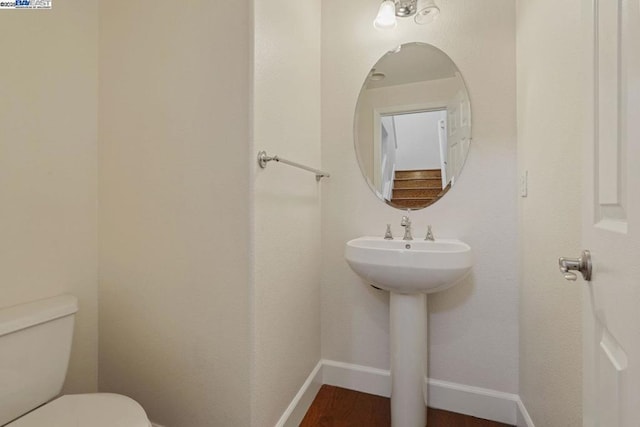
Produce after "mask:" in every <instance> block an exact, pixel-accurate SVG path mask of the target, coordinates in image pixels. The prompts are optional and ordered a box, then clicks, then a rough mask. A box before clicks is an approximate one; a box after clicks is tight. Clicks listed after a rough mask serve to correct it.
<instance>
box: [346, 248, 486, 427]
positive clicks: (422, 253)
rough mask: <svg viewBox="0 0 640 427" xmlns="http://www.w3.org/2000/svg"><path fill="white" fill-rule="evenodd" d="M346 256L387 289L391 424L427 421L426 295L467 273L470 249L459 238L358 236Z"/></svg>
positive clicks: (411, 426) (415, 425) (414, 426)
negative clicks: (427, 238)
mask: <svg viewBox="0 0 640 427" xmlns="http://www.w3.org/2000/svg"><path fill="white" fill-rule="evenodd" d="M345 259H346V260H347V262H348V263H349V265H350V266H351V268H352V269H353V271H355V272H356V273H357V274H358V275H359V276H360V277H362V278H363V279H364V280H366V281H367V282H368V283H370V284H372V285H374V286H376V287H378V288H381V289H385V290H387V291H390V292H391V304H390V316H389V317H390V322H391V325H390V336H391V425H392V427H424V426H426V425H427V415H426V402H427V390H426V388H425V383H424V379H425V377H426V367H427V294H429V293H434V292H438V291H442V290H444V289H448V288H450V287H452V286H454V285H455V284H456V283H458V282H459V281H460V280H461V279H462V278H463V277H464V276H466V275H467V273H469V271H470V270H471V267H472V265H473V263H472V257H471V247H470V246H469V245H467V244H466V243H464V242H461V241H459V240H449V239H446V240H445V239H438V240H436V241H424V240H409V241H405V240H385V239H383V238H382V237H359V238H357V239H353V240H350V241H349V242H347V244H346V248H345Z"/></svg>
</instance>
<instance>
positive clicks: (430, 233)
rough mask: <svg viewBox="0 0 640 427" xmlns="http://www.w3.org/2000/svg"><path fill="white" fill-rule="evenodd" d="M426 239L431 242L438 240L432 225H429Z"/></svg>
mask: <svg viewBox="0 0 640 427" xmlns="http://www.w3.org/2000/svg"><path fill="white" fill-rule="evenodd" d="M424 240H428V241H430V242H434V241H435V240H436V239H435V237H433V232H432V231H431V226H430V225H428V226H427V237H425V238H424Z"/></svg>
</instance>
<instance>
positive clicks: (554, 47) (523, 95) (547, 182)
mask: <svg viewBox="0 0 640 427" xmlns="http://www.w3.org/2000/svg"><path fill="white" fill-rule="evenodd" d="M581 3H584V2H582V1H580V0H568V1H562V2H558V1H553V0H535V1H531V0H529V1H522V0H521V1H518V2H517V5H518V14H517V25H518V34H517V39H518V58H517V64H518V157H519V159H518V160H519V165H520V171H521V172H524V171H528V172H529V196H528V197H527V198H526V199H521V202H520V212H519V217H520V233H519V235H520V242H519V246H520V265H521V304H520V396H521V398H522V400H523V402H524V404H525V406H526V407H527V410H528V411H529V413H530V415H531V417H532V418H533V421H534V423H535V425H537V426H545V427H547V426H548V427H555V426H558V427H565V426H581V425H582V418H581V399H582V380H581V376H582V373H581V369H582V354H581V324H580V323H581V320H580V319H581V302H580V301H581V294H580V292H581V286H580V284H579V283H578V284H577V285H575V284H573V285H571V284H568V283H567V282H566V281H565V280H564V278H563V277H562V275H561V274H560V272H559V271H558V263H557V259H558V257H559V256H575V254H578V253H580V250H581V248H580V247H579V246H578V245H577V243H578V242H580V240H581V234H580V226H581V221H580V218H581V209H580V196H581V191H580V187H581V180H580V179H581V171H582V163H581V158H580V153H581V152H582V142H583V141H584V140H585V139H584V134H583V129H584V126H585V124H584V123H583V120H582V117H583V115H584V105H585V99H586V98H585V96H584V94H583V92H584V88H585V87H586V85H585V84H584V76H585V74H584V71H583V67H584V65H585V64H586V61H585V60H584V58H583V56H582V46H587V41H586V40H584V38H583V36H582V34H583V32H582V27H581V16H582V10H581ZM568 189H570V190H568ZM567 254H568V255H567Z"/></svg>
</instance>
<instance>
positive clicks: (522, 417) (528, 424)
mask: <svg viewBox="0 0 640 427" xmlns="http://www.w3.org/2000/svg"><path fill="white" fill-rule="evenodd" d="M516 426H517V427H535V425H534V424H533V420H532V419H531V416H530V415H529V412H527V408H525V406H524V403H523V402H522V399H520V398H518V419H517V422H516Z"/></svg>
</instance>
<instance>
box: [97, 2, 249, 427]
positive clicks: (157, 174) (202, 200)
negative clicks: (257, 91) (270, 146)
mask: <svg viewBox="0 0 640 427" xmlns="http://www.w3.org/2000/svg"><path fill="white" fill-rule="evenodd" d="M227 6H228V4H227V3H222V2H220V1H210V0H194V1H189V2H187V3H180V2H165V1H162V2H156V1H150V0H147V1H135V2H131V1H124V0H110V1H104V2H101V4H100V26H101V27H100V44H99V51H100V92H99V95H100V129H99V131H100V132H99V135H100V152H99V165H100V175H99V191H100V218H99V230H100V236H101V237H100V250H99V256H100V389H101V390H103V391H113V392H120V393H124V394H127V395H130V396H131V397H133V398H135V399H137V400H138V401H139V402H140V403H141V404H142V405H143V406H144V407H145V409H146V410H147V411H148V413H149V415H150V417H151V418H152V419H153V420H154V421H156V422H158V423H160V424H163V425H167V426H170V427H204V426H212V425H219V426H241V427H244V426H247V425H249V422H250V416H249V380H250V375H249V368H250V366H249V365H250V358H249V340H250V339H249V334H250V326H249V306H250V297H249V270H250V256H249V234H250V232H249V229H250V226H249V224H250V221H249V200H250V192H249V186H250V184H249V176H250V167H249V159H250V157H252V156H250V155H249V128H250V124H251V123H250V114H249V105H250V104H249V99H250V98H249V87H250V57H251V55H250V50H251V28H250V22H249V20H250V7H249V2H247V1H238V2H234V5H233V14H232V17H231V18H230V17H229V15H226V14H222V13H221V8H226V7H227Z"/></svg>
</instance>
